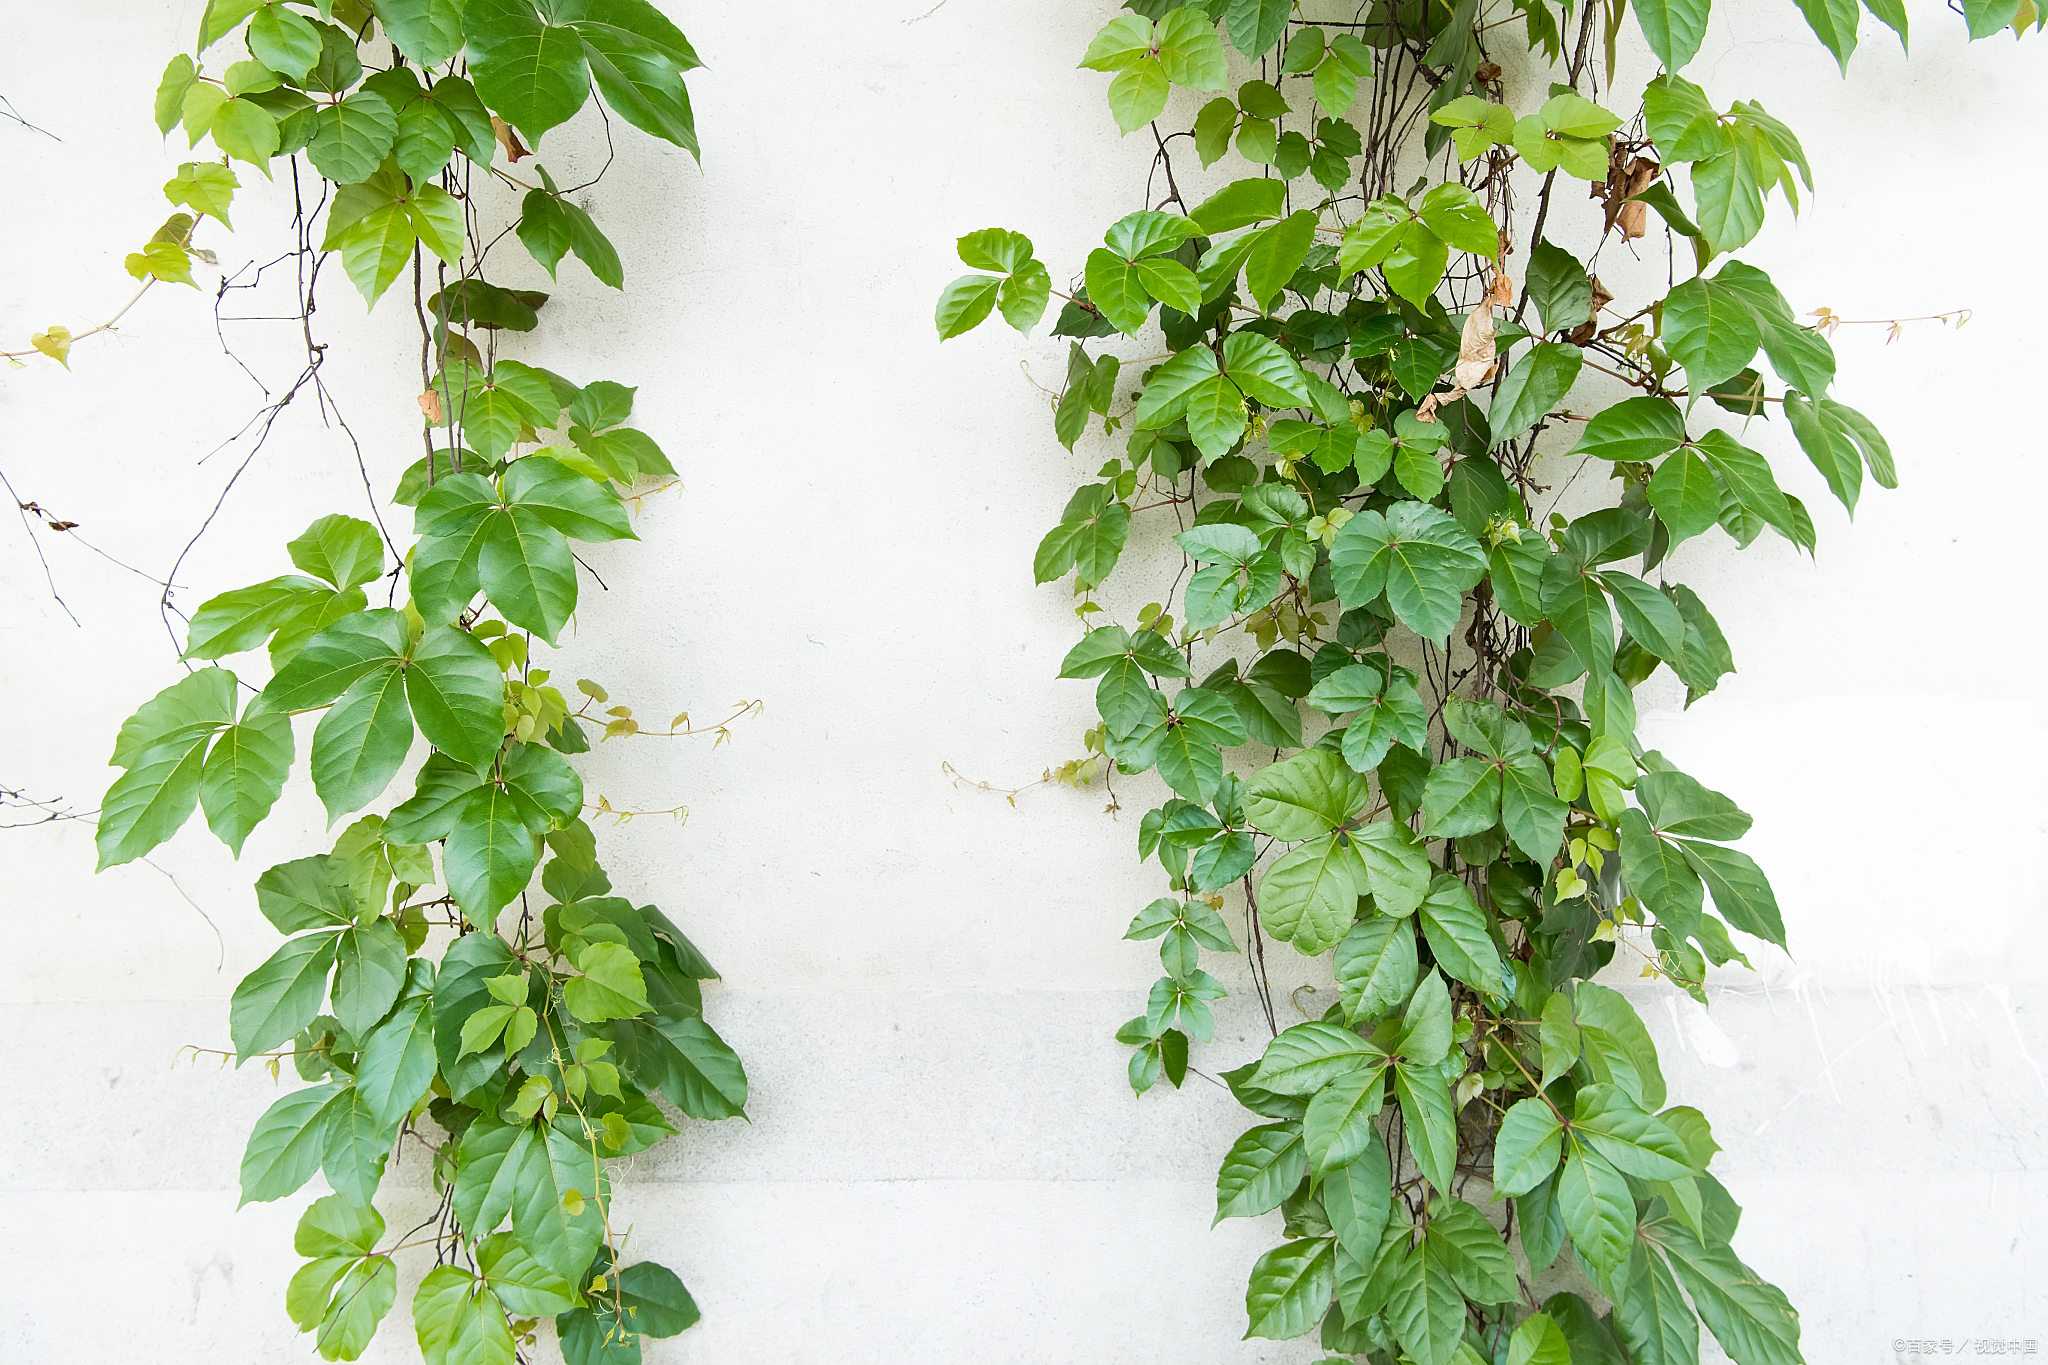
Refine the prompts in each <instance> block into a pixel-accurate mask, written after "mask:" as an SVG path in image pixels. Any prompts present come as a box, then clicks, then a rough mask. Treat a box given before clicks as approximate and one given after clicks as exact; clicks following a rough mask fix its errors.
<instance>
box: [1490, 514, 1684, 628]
mask: <svg viewBox="0 0 2048 1365" xmlns="http://www.w3.org/2000/svg"><path fill="white" fill-rule="evenodd" d="M1715 499H1716V508H1717V511H1718V506H1719V494H1718V492H1717V493H1716V495H1715ZM1550 559H1551V554H1550V546H1549V543H1548V542H1546V541H1544V540H1543V539H1542V537H1540V536H1532V535H1524V536H1523V537H1522V538H1521V539H1520V540H1519V541H1516V540H1503V541H1502V542H1501V543H1500V544H1498V545H1496V546H1494V547H1493V550H1492V552H1491V554H1490V555H1489V557H1488V560H1487V564H1488V572H1489V573H1490V574H1491V575H1492V577H1493V595H1494V599H1495V600H1496V601H1498V602H1499V603H1500V607H1501V610H1502V611H1504V612H1506V613H1507V614H1508V616H1509V618H1510V619H1511V620H1513V621H1515V622H1517V623H1519V624H1521V625H1525V626H1533V625H1535V624H1537V623H1538V622H1539V621H1541V620H1542V619H1543V573H1544V570H1545V569H1547V568H1548V567H1549V565H1550Z"/></svg>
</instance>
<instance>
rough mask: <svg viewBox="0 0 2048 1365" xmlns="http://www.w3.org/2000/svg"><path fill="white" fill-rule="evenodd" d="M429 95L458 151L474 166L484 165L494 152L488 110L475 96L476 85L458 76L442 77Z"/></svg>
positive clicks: (495, 149)
mask: <svg viewBox="0 0 2048 1365" xmlns="http://www.w3.org/2000/svg"><path fill="white" fill-rule="evenodd" d="M430 98H432V100H433V101H434V104H435V105H436V106H437V107H438V108H439V109H440V110H441V112H442V113H444V114H446V115H447V116H448V123H449V126H450V127H451V128H453V129H454V130H455V142H456V145H457V146H458V147H460V148H461V149H462V154H463V155H464V156H466V157H468V158H469V159H470V160H471V161H474V162H475V163H476V164H477V165H478V166H488V165H490V164H491V158H492V156H493V154H494V153H495V152H496V151H497V146H498V143H497V139H496V137H494V136H493V134H492V129H491V111H490V110H488V109H486V108H484V104H483V101H482V100H480V99H478V98H477V96H476V87H475V86H472V85H471V84H470V83H469V82H468V81H466V80H464V79H462V77H460V76H443V77H441V79H439V80H437V81H435V82H434V85H433V89H432V91H431V92H430Z"/></svg>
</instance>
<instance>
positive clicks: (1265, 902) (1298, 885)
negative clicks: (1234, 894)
mask: <svg viewBox="0 0 2048 1365" xmlns="http://www.w3.org/2000/svg"><path fill="white" fill-rule="evenodd" d="M1366 889H1367V882H1366V868H1365V864H1364V861H1363V859H1361V858H1360V857H1359V854H1358V849H1357V847H1356V845H1355V844H1353V843H1351V842H1349V841H1343V842H1340V836H1338V835H1334V834H1332V835H1327V836H1325V837H1323V838H1321V839H1317V840H1314V841H1312V842H1310V843H1306V844H1303V845H1302V846H1301V847H1300V848H1297V849H1295V850H1294V851H1293V852H1291V853H1289V854H1287V855H1286V856H1284V857H1282V858H1280V859H1279V860H1278V861H1277V862H1275V863H1274V864H1273V865H1272V866H1271V867H1269V868H1267V869H1266V875H1265V876H1264V878H1262V879H1261V881H1260V883H1259V922H1260V923H1261V924H1262V925H1264V926H1265V929H1266V932H1267V933H1269V934H1271V935H1272V936H1273V937H1274V938H1277V939H1279V940H1281V941H1282V942H1283V943H1292V944H1294V946H1295V947H1296V948H1297V949H1298V950H1299V951H1301V952H1303V953H1306V954H1308V955H1309V956H1311V957H1314V956H1316V955H1318V954H1321V953H1324V952H1327V951H1329V950H1330V949H1331V948H1332V947H1334V946H1335V945H1336V943H1337V941H1338V940H1339V939H1340V938H1342V937H1343V936H1344V932H1345V930H1346V929H1347V928H1348V927H1349V926H1350V924H1351V922H1352V920H1353V919H1354V918H1355V917H1356V915H1357V912H1358V898H1359V896H1360V895H1362V894H1363V893H1364V892H1365V891H1366Z"/></svg>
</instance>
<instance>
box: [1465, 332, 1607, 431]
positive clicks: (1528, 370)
mask: <svg viewBox="0 0 2048 1365" xmlns="http://www.w3.org/2000/svg"><path fill="white" fill-rule="evenodd" d="M1585 358H1586V353H1585V352H1584V351H1582V350H1580V349H1579V348H1578V347H1576V346H1574V345H1572V344H1571V343H1570V342H1569V341H1546V342H1543V343H1542V344H1541V345H1539V346H1536V347H1534V348H1533V349H1532V350H1531V351H1530V352H1529V354H1527V355H1525V356H1523V357H1522V359H1521V360H1520V361H1519V362H1517V363H1516V365H1515V367H1514V368H1513V369H1511V370H1509V371H1508V373H1507V377H1506V378H1505V379H1503V380H1502V381H1501V385H1500V390H1499V392H1497V393H1496V394H1495V395H1494V397H1493V403H1492V406H1491V407H1490V408H1489V409H1488V411H1487V425H1488V426H1489V428H1490V429H1491V430H1492V432H1493V439H1494V440H1495V441H1496V442H1499V441H1512V440H1514V439H1516V438H1517V437H1519V436H1520V435H1522V433H1524V432H1526V431H1528V430H1529V428H1531V427H1533V426H1535V425H1536V423H1537V422H1538V421H1540V420H1542V418H1543V417H1545V416H1546V415H1547V414H1548V413H1549V412H1550V411H1551V409H1553V408H1555V407H1556V406H1557V405H1558V403H1559V402H1561V401H1562V400H1563V398H1564V396H1565V395H1566V394H1567V393H1570V392H1571V387H1572V385H1573V384H1574V383H1576V382H1577V381H1578V377H1579V370H1580V367H1581V366H1582V365H1584V363H1585Z"/></svg>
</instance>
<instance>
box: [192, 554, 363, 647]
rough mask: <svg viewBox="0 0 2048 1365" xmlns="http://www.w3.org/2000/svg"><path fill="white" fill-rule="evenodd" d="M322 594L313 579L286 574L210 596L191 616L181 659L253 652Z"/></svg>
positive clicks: (322, 590) (323, 592) (321, 589)
mask: <svg viewBox="0 0 2048 1365" xmlns="http://www.w3.org/2000/svg"><path fill="white" fill-rule="evenodd" d="M322 594H325V589H323V588H322V587H321V585H320V584H318V583H316V582H314V581H313V580H312V579H310V578H302V577H300V576H299V575H297V574H286V575H284V576H282V577H280V578H272V579H269V580H267V581H265V582H262V583H257V584H254V585H252V586H250V587H247V588H236V589H233V590H232V591H229V592H224V593H221V594H220V595H219V596H217V597H210V598H208V599H207V600H206V601H205V602H204V603H202V604H201V605H200V608H199V610H198V611H196V612H194V613H193V615H192V623H191V625H190V627H189V628H188V629H187V632H186V636H185V654H184V657H185V658H188V659H219V658H224V657H225V656H227V655H230V654H240V653H241V652H242V651H244V650H248V649H254V648H256V647H257V646H258V645H260V644H262V643H263V642H264V641H265V640H266V639H268V638H269V637H270V635H271V632H273V631H275V630H277V629H278V628H279V627H280V626H282V625H283V624H284V623H285V622H287V621H289V620H291V619H292V617H293V616H295V615H296V614H298V613H299V612H301V611H303V610H304V609H305V608H306V606H307V605H308V603H310V602H315V601H318V600H319V599H320V595H322ZM325 595H327V596H330V597H331V596H332V594H325Z"/></svg>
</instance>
